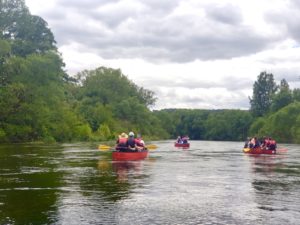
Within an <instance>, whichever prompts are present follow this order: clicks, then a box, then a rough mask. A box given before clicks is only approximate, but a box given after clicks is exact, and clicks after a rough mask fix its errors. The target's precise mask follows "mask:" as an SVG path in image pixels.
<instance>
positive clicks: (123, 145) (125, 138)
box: [116, 133, 128, 151]
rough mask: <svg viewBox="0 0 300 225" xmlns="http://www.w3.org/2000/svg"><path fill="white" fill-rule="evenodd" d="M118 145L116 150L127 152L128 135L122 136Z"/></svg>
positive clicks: (123, 134) (117, 142)
mask: <svg viewBox="0 0 300 225" xmlns="http://www.w3.org/2000/svg"><path fill="white" fill-rule="evenodd" d="M116 144H117V146H116V150H119V151H126V150H127V148H128V135H127V134H126V133H122V134H120V135H119V138H118V140H117V141H116Z"/></svg>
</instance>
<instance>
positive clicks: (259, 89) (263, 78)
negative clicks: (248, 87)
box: [250, 72, 277, 116]
mask: <svg viewBox="0 0 300 225" xmlns="http://www.w3.org/2000/svg"><path fill="white" fill-rule="evenodd" d="M276 90H277V86H276V83H275V81H274V77H273V74H271V73H266V72H261V73H260V75H259V76H258V79H257V81H255V83H254V85H253V95H252V98H250V105H251V112H252V114H253V115H254V116H263V115H265V114H266V113H268V112H269V110H270V106H271V104H272V97H273V95H274V94H275V92H276Z"/></svg>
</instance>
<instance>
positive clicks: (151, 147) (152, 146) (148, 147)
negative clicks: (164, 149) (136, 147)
mask: <svg viewBox="0 0 300 225" xmlns="http://www.w3.org/2000/svg"><path fill="white" fill-rule="evenodd" d="M146 148H147V149H149V150H154V149H157V146H156V145H146Z"/></svg>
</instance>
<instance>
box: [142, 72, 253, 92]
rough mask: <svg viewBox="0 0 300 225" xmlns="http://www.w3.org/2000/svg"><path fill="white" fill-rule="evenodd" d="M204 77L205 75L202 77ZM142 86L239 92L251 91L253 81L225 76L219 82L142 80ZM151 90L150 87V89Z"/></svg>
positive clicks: (183, 79)
mask: <svg viewBox="0 0 300 225" xmlns="http://www.w3.org/2000/svg"><path fill="white" fill-rule="evenodd" d="M203 76H205V75H203ZM144 84H145V85H147V86H153V87H167V88H187V89H211V88H224V89H226V90H228V91H234V92H235V91H239V90H245V89H252V87H253V80H251V79H250V78H238V77H233V76H225V77H224V78H223V79H222V80H220V81H208V80H206V81H197V80H195V79H193V81H191V80H190V79H185V78H184V77H183V78H182V79H175V80H174V79H168V80H162V79H161V78H159V79H157V80H156V79H155V78H151V79H148V80H144ZM151 88H152V87H151Z"/></svg>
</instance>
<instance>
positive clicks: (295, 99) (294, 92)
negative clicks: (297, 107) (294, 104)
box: [293, 88, 300, 102]
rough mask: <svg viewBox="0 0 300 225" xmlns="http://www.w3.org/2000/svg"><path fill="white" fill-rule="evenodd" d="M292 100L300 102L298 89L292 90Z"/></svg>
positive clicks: (299, 90) (299, 89)
mask: <svg viewBox="0 0 300 225" xmlns="http://www.w3.org/2000/svg"><path fill="white" fill-rule="evenodd" d="M293 100H294V101H298V102H300V88H295V89H294V90H293Z"/></svg>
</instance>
